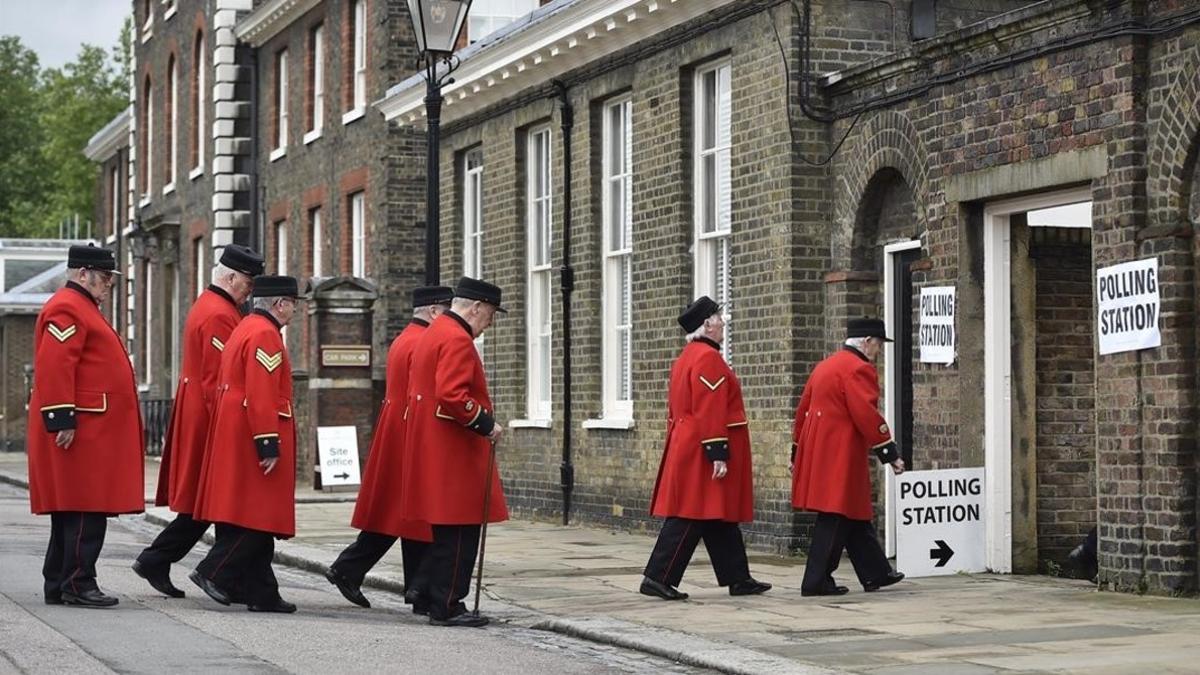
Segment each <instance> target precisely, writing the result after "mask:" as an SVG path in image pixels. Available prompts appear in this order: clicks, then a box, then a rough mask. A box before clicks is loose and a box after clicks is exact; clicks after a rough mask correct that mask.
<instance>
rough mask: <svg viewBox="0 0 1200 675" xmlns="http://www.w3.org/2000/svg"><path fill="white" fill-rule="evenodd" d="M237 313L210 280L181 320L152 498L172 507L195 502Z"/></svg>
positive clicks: (189, 507) (187, 509)
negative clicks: (178, 357) (178, 358)
mask: <svg viewBox="0 0 1200 675" xmlns="http://www.w3.org/2000/svg"><path fill="white" fill-rule="evenodd" d="M241 319H242V315H241V313H240V312H238V308H237V306H236V305H234V303H233V298H231V297H229V295H228V294H227V293H225V291H223V290H221V289H219V288H216V287H215V286H209V287H208V289H207V290H206V291H204V292H203V293H201V294H200V297H199V298H196V302H195V304H193V305H192V309H191V311H190V312H188V317H187V322H186V323H184V326H183V340H182V342H183V364H182V365H181V371H182V372H181V373H180V377H179V385H178V386H177V387H176V389H175V404H174V405H173V406H172V407H171V423H170V424H169V425H168V426H167V434H166V437H165V439H164V440H163V451H162V465H161V466H160V467H159V469H158V493H157V496H156V497H155V499H154V503H155V504H156V505H158V506H170V507H171V510H172V511H175V512H176V513H191V512H192V511H193V509H194V508H195V506H196V484H197V483H198V482H199V481H200V465H201V464H202V463H203V462H204V442H205V440H207V439H208V423H209V421H210V420H211V418H212V408H213V403H214V402H215V400H216V397H217V375H218V373H219V372H220V370H221V353H222V352H223V351H225V343H226V342H228V341H229V335H230V334H231V333H233V329H234V327H235V326H237V325H238V322H239V321H241Z"/></svg>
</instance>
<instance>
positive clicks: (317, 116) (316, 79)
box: [304, 24, 325, 144]
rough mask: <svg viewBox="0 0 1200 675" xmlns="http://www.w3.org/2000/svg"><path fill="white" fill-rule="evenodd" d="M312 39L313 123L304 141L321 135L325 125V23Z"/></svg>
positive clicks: (310, 140)
mask: <svg viewBox="0 0 1200 675" xmlns="http://www.w3.org/2000/svg"><path fill="white" fill-rule="evenodd" d="M309 39H310V40H311V41H312V64H313V68H312V73H311V75H310V78H311V79H310V80H309V81H308V91H309V93H310V94H311V95H312V124H310V125H309V129H308V132H307V133H305V134H304V143H305V144H308V143H312V142H313V141H315V140H317V139H318V138H320V137H321V130H322V129H323V128H324V127H325V24H318V25H317V26H316V27H315V28H313V29H312V33H311V34H310V36H309Z"/></svg>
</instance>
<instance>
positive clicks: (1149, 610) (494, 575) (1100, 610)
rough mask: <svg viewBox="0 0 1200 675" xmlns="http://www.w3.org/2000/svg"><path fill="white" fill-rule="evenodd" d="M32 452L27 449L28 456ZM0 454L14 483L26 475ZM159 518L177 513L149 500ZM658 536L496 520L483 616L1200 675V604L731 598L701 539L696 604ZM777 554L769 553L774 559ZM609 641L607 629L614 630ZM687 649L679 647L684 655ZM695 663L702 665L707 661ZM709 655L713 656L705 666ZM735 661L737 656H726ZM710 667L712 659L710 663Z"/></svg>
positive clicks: (294, 551) (345, 529)
mask: <svg viewBox="0 0 1200 675" xmlns="http://www.w3.org/2000/svg"><path fill="white" fill-rule="evenodd" d="M21 457H22V460H23V456H21ZM7 460H9V458H0V480H15V481H18V482H19V480H20V479H21V478H22V476H21V475H19V474H20V472H19V471H17V472H15V473H16V474H17V475H13V474H14V469H13V467H14V466H15V465H16V464H17V463H16V462H13V461H7ZM352 510H353V504H352V503H348V502H340V503H338V502H332V503H314V502H303V503H299V504H297V507H296V511H297V526H298V536H297V537H296V538H295V539H292V540H289V541H287V542H281V544H280V546H279V555H280V559H281V560H282V561H284V562H286V563H287V564H293V565H297V566H300V567H306V568H307V569H313V570H315V571H320V570H322V569H323V568H324V566H327V565H328V564H329V563H330V562H332V561H333V560H334V558H335V557H336V556H337V554H338V553H339V552H340V551H341V549H342V548H343V547H344V546H346V545H347V544H349V543H350V542H351V541H352V540H353V539H354V537H355V536H356V535H357V532H356V531H355V530H353V529H351V528H350V527H349V525H348V523H349V520H350V514H351V512H352ZM148 517H151V518H158V519H160V520H161V519H163V518H169V517H170V513H169V512H168V511H167V510H165V509H151V510H150V511H149V512H148ZM652 545H653V538H652V537H651V536H647V535H644V534H636V533H625V532H614V531H611V530H607V529H602V528H585V527H574V526H572V527H562V526H559V525H554V524H548V523H531V522H521V521H510V522H507V523H503V524H500V525H496V526H492V527H491V528H489V530H488V545H487V565H486V579H485V595H486V597H485V600H484V608H485V611H489V612H494V613H497V615H498V617H500V618H502V620H506V621H523V622H527V623H529V624H532V623H537V622H547V623H545V624H544V626H543V627H545V628H548V629H554V630H562V631H563V632H567V631H572V630H573V631H585V630H586V631H587V632H588V633H589V634H590V635H594V636H595V637H593V638H592V639H597V640H600V639H610V640H618V639H619V640H626V641H629V642H630V644H632V643H633V641H634V638H637V645H640V646H635V647H631V648H638V649H645V650H647V651H650V650H652V649H657V650H659V651H656V652H653V653H661V650H662V649H666V648H667V647H664V645H676V646H678V645H685V646H686V648H687V649H688V650H691V651H693V652H694V654H693V655H694V656H695V657H696V658H701V657H703V658H710V659H714V660H715V661H716V662H719V663H716V664H715V665H704V666H703V667H717V668H718V669H721V670H724V671H725V672H791V671H788V670H772V669H774V668H777V667H778V666H779V664H780V662H781V661H782V662H784V663H788V664H790V665H789V667H794V668H796V669H798V670H796V671H795V672H812V671H811V670H809V671H805V670H804V669H817V670H820V669H826V670H829V669H832V670H841V671H852V672H865V673H880V674H882V673H887V674H891V673H896V674H903V673H942V672H953V673H1025V672H1054V673H1097V672H1102V673H1137V674H1139V675H1140V674H1142V673H1149V672H1153V673H1160V672H1162V673H1171V672H1189V673H1192V672H1197V670H1198V669H1197V667H1196V664H1200V644H1198V643H1200V641H1197V640H1196V637H1195V636H1196V635H1200V601H1197V600H1194V599H1172V598H1161V597H1140V596H1134V595H1127V594H1117V593H1100V592H1097V591H1096V590H1095V588H1094V587H1093V586H1092V585H1090V584H1088V583H1087V582H1083V581H1074V580H1063V579H1056V578H1050V577H1027V576H1005V575H986V574H983V575H953V576H946V577H933V578H926V579H915V580H905V581H904V582H902V583H900V584H898V585H897V586H894V587H892V588H888V589H884V590H882V591H879V592H876V593H869V594H868V593H863V592H862V591H861V588H860V587H859V586H858V584H857V583H856V582H855V581H854V578H853V572H852V571H851V569H850V566H849V564H848V563H843V565H842V567H841V568H840V569H839V570H838V572H837V574H836V575H835V576H836V578H837V579H838V580H839V582H840V583H843V584H845V585H847V586H849V587H850V588H851V592H850V594H848V595H845V596H841V597H836V598H804V597H801V595H800V592H799V584H800V577H801V574H802V572H803V568H802V564H803V561H802V560H798V559H796V558H783V557H772V556H765V555H755V556H754V559H755V560H756V561H758V562H752V563H751V570H752V572H753V573H754V575H755V576H756V577H757V578H760V579H762V580H764V581H768V582H771V583H772V584H775V588H774V589H773V590H771V591H770V592H768V593H767V594H765V595H762V596H754V597H748V598H747V597H737V598H735V597H730V596H729V595H728V593H727V592H726V591H725V590H724V589H721V588H719V587H718V586H717V584H716V581H715V579H714V578H713V575H712V570H711V567H710V566H709V564H708V561H707V558H706V556H705V555H704V552H703V550H700V551H698V552H697V555H696V557H695V558H694V559H693V561H692V564H691V566H690V567H689V569H688V572H687V574H686V575H685V577H684V581H683V583H682V584H681V590H683V591H685V592H688V593H691V594H692V597H691V599H689V600H688V601H685V602H671V603H669V602H663V601H661V600H658V599H656V598H648V597H645V596H642V595H639V594H638V593H637V587H638V584H639V583H640V581H641V569H642V567H643V566H644V565H645V562H646V557H647V556H648V555H649V552H650V549H651V547H652ZM764 560H766V561H773V564H764V563H763V561H764ZM401 578H402V569H401V556H400V551H399V547H398V546H397V547H395V548H394V549H393V550H392V551H391V552H389V553H388V555H386V556H385V557H384V558H383V560H382V561H381V562H380V564H379V565H378V566H376V568H375V570H374V571H373V572H372V574H371V575H369V576H368V578H367V582H366V586H367V589H366V592H367V595H368V597H369V596H370V595H371V594H372V593H378V592H380V591H390V592H395V591H398V590H399V589H400V579H401ZM604 636H607V637H604ZM688 640H696V641H697V642H688ZM672 658H674V657H672ZM692 663H696V662H695V661H693V662H692ZM706 663H709V662H706ZM722 664H723V665H722ZM697 665H701V664H698V663H697Z"/></svg>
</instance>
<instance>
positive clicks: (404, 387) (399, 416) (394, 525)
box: [350, 319, 433, 541]
mask: <svg viewBox="0 0 1200 675" xmlns="http://www.w3.org/2000/svg"><path fill="white" fill-rule="evenodd" d="M428 327H429V324H428V323H426V322H425V321H423V320H421V319H413V321H412V322H411V323H409V324H408V326H406V327H405V328H404V330H403V331H401V332H400V334H399V335H397V336H396V339H395V340H392V346H391V347H389V348H388V356H387V398H385V399H384V400H383V407H382V408H380V409H379V419H378V420H376V422H375V436H374V437H373V438H372V439H371V450H370V452H369V453H368V454H367V468H366V471H365V472H364V473H363V481H362V487H361V488H359V490H358V501H357V503H356V504H355V505H354V517H353V518H351V520H350V525H351V526H353V527H355V528H357V529H360V530H366V531H367V532H378V533H380V534H386V535H389V536H392V537H403V538H404V539H415V540H417V541H433V530H432V529H431V528H430V527H429V523H425V522H419V521H412V520H406V519H405V518H404V512H403V510H402V509H401V508H400V490H401V487H402V485H403V480H402V476H403V475H404V465H405V462H406V457H405V444H404V427H405V424H404V412H405V408H407V407H408V369H409V366H410V364H411V363H412V355H413V349H414V348H415V347H416V345H417V340H418V339H419V338H420V337H421V335H422V334H424V333H425V330H426V329H427V328H428Z"/></svg>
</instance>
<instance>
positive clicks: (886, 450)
mask: <svg viewBox="0 0 1200 675" xmlns="http://www.w3.org/2000/svg"><path fill="white" fill-rule="evenodd" d="M846 334H847V339H846V345H845V347H844V348H843V349H842V350H841V351H839V352H837V353H836V354H834V355H832V356H830V357H829V358H827V359H825V360H824V361H822V362H821V363H818V364H817V367H816V368H815V369H813V372H812V376H811V377H809V378H808V383H807V384H805V386H804V393H803V394H802V395H801V396H800V405H799V406H797V408H796V422H795V427H794V430H793V437H792V441H793V442H792V467H791V468H792V506H793V507H794V508H797V509H804V510H807V511H816V512H817V522H816V526H815V527H814V528H813V535H812V543H811V545H810V546H809V550H808V562H807V565H806V566H805V569H804V581H803V582H802V583H801V585H800V593H801V595H842V594H843V593H846V592H848V591H849V589H848V588H846V587H845V586H838V585H837V584H836V583H835V582H834V580H833V571H834V570H836V569H837V567H838V562H839V561H840V560H841V559H842V549H843V548H844V549H846V551H847V552H848V553H849V554H850V562H851V563H852V564H853V565H854V572H855V573H856V574H857V575H858V580H859V582H860V583H861V584H862V585H863V588H864V589H865V590H867V591H875V590H878V589H880V588H882V587H884V586H891V585H892V584H894V583H896V582H897V581H900V580H901V579H903V578H904V575H903V574H898V573H896V572H893V571H892V567H891V565H889V564H888V560H887V556H886V555H884V552H883V549H882V548H881V547H880V546H879V539H878V538H877V536H876V534H875V527H874V525H872V524H871V516H872V508H871V476H870V466H869V464H870V462H869V461H868V459H867V453H869V452H872V451H874V452H875V454H876V456H877V457H879V461H880V462H882V463H884V464H891V465H892V471H894V472H895V473H897V474H899V473H902V472H903V471H904V460H903V459H901V458H900V455H899V453H898V452H897V451H896V443H895V442H894V441H893V440H892V433H891V431H890V430H889V429H888V425H887V422H886V421H885V420H884V419H883V416H882V415H880V414H879V376H878V374H877V373H876V372H875V366H874V364H873V363H872V362H873V361H874V360H875V358H876V357H877V356H878V355H879V351H880V350H881V349H882V348H883V343H884V342H891V340H890V339H889V338H888V337H887V334H886V333H885V331H884V326H883V322H882V321H880V320H878V319H851V320H850V322H849V324H848V326H847V331H846Z"/></svg>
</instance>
